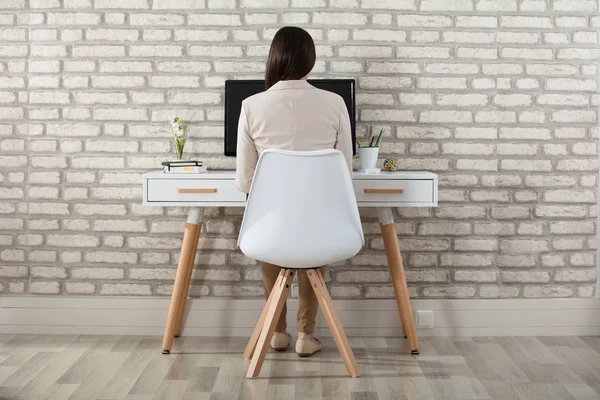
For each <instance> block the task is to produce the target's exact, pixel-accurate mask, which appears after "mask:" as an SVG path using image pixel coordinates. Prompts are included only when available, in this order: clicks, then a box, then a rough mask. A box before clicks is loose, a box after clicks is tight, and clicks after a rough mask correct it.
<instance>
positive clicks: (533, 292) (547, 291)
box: [523, 286, 574, 298]
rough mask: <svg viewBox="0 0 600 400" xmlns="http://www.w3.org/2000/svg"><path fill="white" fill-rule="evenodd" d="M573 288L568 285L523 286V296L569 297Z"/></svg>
mask: <svg viewBox="0 0 600 400" xmlns="http://www.w3.org/2000/svg"><path fill="white" fill-rule="evenodd" d="M573 293H574V290H573V288H572V287H570V286H525V287H524V288H523V296H524V297H526V298H550V297H570V296H572V295H573Z"/></svg>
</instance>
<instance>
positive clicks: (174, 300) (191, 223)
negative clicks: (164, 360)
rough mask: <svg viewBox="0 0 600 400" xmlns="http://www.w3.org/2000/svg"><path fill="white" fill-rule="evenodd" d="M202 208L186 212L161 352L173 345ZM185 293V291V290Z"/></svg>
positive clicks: (168, 350) (193, 208)
mask: <svg viewBox="0 0 600 400" xmlns="http://www.w3.org/2000/svg"><path fill="white" fill-rule="evenodd" d="M201 214H202V209H201V208H199V207H191V208H190V210H189V212H188V219H187V224H186V225H185V232H184V234H183V242H182V244H181V253H180V255H179V264H178V265H177V274H176V276H175V284H174V285H173V295H172V296H171V305H170V306H169V314H168V316H167V325H166V326H165V334H164V336H163V343H162V353H163V354H170V353H171V347H172V346H173V336H174V335H175V331H176V330H177V319H178V317H179V311H180V307H181V303H182V298H183V297H182V293H183V292H184V289H186V287H185V284H186V278H187V276H188V273H189V270H190V269H191V268H192V266H193V263H194V258H195V257H196V253H195V251H194V248H195V246H196V245H195V243H194V242H195V241H196V239H197V238H198V236H199V230H200V225H199V224H198V222H199V220H200V215H201ZM186 293H187V292H186Z"/></svg>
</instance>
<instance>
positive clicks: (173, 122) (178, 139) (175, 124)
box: [169, 117, 186, 160]
mask: <svg viewBox="0 0 600 400" xmlns="http://www.w3.org/2000/svg"><path fill="white" fill-rule="evenodd" d="M169 126H170V127H171V132H173V144H174V145H175V154H176V155H177V160H181V159H182V158H183V147H184V146H185V141H186V138H185V137H183V125H181V124H180V123H179V117H172V118H170V119H169Z"/></svg>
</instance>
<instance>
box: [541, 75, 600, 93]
mask: <svg viewBox="0 0 600 400" xmlns="http://www.w3.org/2000/svg"><path fill="white" fill-rule="evenodd" d="M597 87H598V83H597V82H596V81H595V80H594V79H575V78H548V79H547V81H546V89H549V90H563V91H577V92H582V91H596V89H597Z"/></svg>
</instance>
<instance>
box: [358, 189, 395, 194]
mask: <svg viewBox="0 0 600 400" xmlns="http://www.w3.org/2000/svg"><path fill="white" fill-rule="evenodd" d="M365 193H377V194H402V193H404V189H365Z"/></svg>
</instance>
